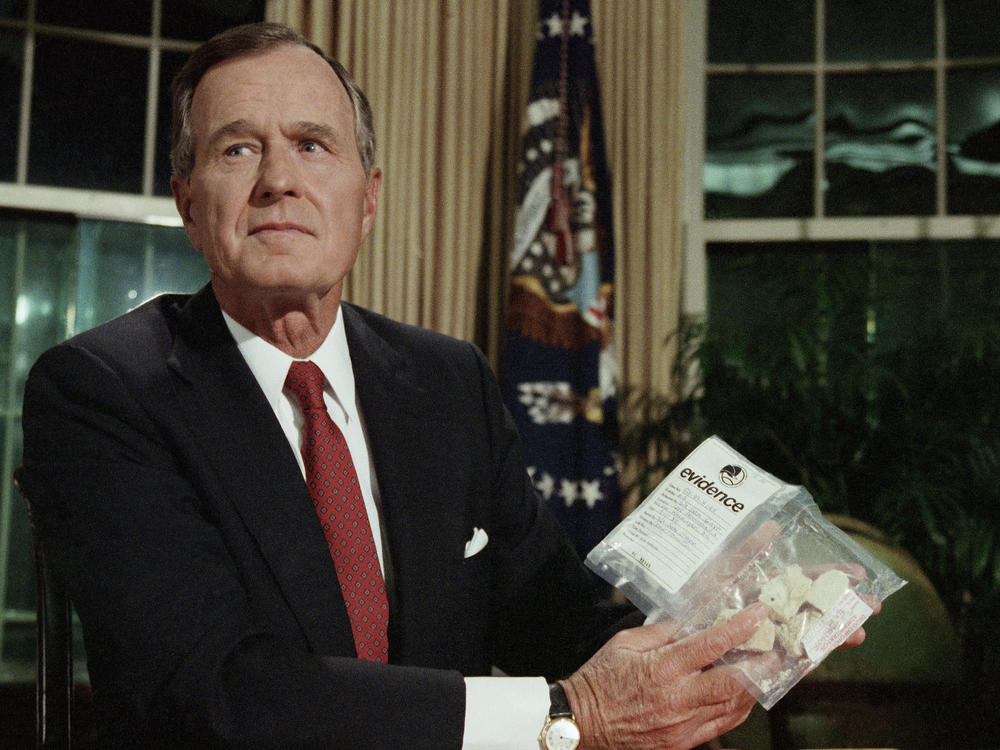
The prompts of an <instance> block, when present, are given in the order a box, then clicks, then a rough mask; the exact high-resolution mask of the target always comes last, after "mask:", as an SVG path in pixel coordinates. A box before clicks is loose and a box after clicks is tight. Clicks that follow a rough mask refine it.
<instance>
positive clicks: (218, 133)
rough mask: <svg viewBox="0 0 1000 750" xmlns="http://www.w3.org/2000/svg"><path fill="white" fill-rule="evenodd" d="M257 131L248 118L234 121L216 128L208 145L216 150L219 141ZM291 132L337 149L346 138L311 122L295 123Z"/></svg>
mask: <svg viewBox="0 0 1000 750" xmlns="http://www.w3.org/2000/svg"><path fill="white" fill-rule="evenodd" d="M256 129H257V127H256V126H255V125H254V124H253V123H252V122H251V121H250V120H248V119H246V118H241V119H239V120H233V121H232V122H228V123H226V124H225V125H222V126H221V127H219V128H216V130H215V131H214V132H213V133H212V135H211V136H210V137H209V139H208V145H209V147H210V148H214V147H215V146H216V145H217V144H218V143H219V141H223V140H226V139H228V138H232V137H238V136H246V135H248V134H250V133H253V132H254V131H255V130H256ZM291 131H292V132H293V133H294V134H295V135H296V136H297V137H298V138H306V139H315V140H318V141H323V142H325V143H330V144H332V145H335V146H337V147H343V146H344V138H343V136H342V135H341V134H340V132H339V131H337V130H336V129H334V128H332V127H330V126H329V125H324V124H322V123H318V122H312V121H311V120H299V121H298V122H296V123H293V125H292V127H291Z"/></svg>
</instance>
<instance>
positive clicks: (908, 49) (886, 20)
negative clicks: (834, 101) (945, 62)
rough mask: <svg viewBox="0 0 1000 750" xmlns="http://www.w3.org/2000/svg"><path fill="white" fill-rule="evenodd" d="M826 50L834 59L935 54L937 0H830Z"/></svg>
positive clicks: (912, 57)
mask: <svg viewBox="0 0 1000 750" xmlns="http://www.w3.org/2000/svg"><path fill="white" fill-rule="evenodd" d="M826 54H827V59H829V60H830V61H832V62H858V61H865V62H880V61H885V60H919V59H929V58H932V57H934V0H892V1H891V2H881V3H879V2H871V1H870V0H826Z"/></svg>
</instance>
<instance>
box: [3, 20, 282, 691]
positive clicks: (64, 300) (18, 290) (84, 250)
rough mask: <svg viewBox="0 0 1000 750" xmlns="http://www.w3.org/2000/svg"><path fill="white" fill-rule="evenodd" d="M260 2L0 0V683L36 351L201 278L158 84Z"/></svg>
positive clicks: (30, 641) (10, 636) (19, 604)
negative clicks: (18, 477) (181, 214)
mask: <svg viewBox="0 0 1000 750" xmlns="http://www.w3.org/2000/svg"><path fill="white" fill-rule="evenodd" d="M264 5H265V3H264V2H263V0H227V2H225V3H219V2H214V1H212V0H151V1H150V2H135V0H102V2H100V3H80V2H78V0H6V1H4V0H0V96H2V97H3V100H4V101H5V102H8V103H10V104H9V105H8V106H5V107H3V108H0V131H2V132H4V133H8V134H16V137H13V138H4V139H0V268H2V273H0V278H2V279H3V281H2V282H0V386H2V388H3V390H2V392H0V471H2V475H3V476H4V477H5V479H4V481H3V482H2V483H0V487H2V490H0V681H3V680H8V679H19V680H26V679H30V677H29V676H28V675H26V674H25V672H26V671H30V670H31V669H32V661H33V658H34V594H33V578H32V570H31V565H30V544H29V533H28V526H27V518H26V513H25V509H24V504H23V502H22V500H21V498H20V497H19V496H17V493H16V491H15V489H14V487H13V484H12V482H11V481H10V477H11V475H12V473H13V468H14V467H15V466H17V465H18V463H20V460H21V424H20V415H21V400H22V393H23V388H24V381H25V378H26V377H27V373H28V369H29V368H30V366H31V364H32V363H33V362H34V361H35V359H36V358H37V357H38V355H39V354H41V352H42V351H44V350H45V349H47V348H48V347H50V346H52V345H53V344H56V343H58V342H59V341H62V340H63V339H65V338H67V337H68V336H70V335H72V334H74V333H76V332H78V331H82V330H85V329H87V328H90V327H92V326H94V325H97V324H99V323H101V322H103V321H105V320H108V319H109V318H111V317H114V316H116V315H119V314H121V313H123V312H125V311H126V310H128V309H129V308H131V307H134V306H135V305H137V304H139V303H140V302H142V301H143V300H145V299H147V298H149V297H151V296H153V295H155V294H157V293H159V292H163V291H182V292H183V291H194V290H195V289H197V288H198V287H200V286H201V285H202V284H204V283H205V281H206V280H207V278H208V273H207V269H206V268H205V264H204V260H203V259H202V257H201V256H200V255H199V254H198V253H197V252H196V251H195V250H194V248H192V247H191V245H190V243H189V242H188V241H187V237H186V236H185V234H184V231H183V229H182V228H181V226H180V220H179V218H178V217H177V215H176V211H175V209H174V206H173V200H172V199H171V198H170V197H169V196H170V186H169V180H170V164H169V142H170V133H169V128H170V105H169V85H170V81H171V79H172V78H173V76H174V74H175V73H176V72H177V70H179V69H180V66H181V65H182V64H183V62H184V60H185V59H186V57H187V55H188V53H189V52H190V51H191V50H192V49H194V47H196V46H197V44H198V43H199V42H200V41H202V40H204V39H206V38H208V37H209V36H211V35H212V34H214V33H216V32H218V31H221V30H222V29H224V28H227V27H229V26H232V25H235V24H238V23H245V22H251V21H259V20H261V19H262V18H263V17H264Z"/></svg>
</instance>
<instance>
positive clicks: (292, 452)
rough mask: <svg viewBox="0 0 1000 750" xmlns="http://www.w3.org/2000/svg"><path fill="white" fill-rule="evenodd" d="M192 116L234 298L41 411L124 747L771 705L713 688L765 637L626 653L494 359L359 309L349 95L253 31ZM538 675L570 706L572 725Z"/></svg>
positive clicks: (188, 196) (186, 75) (381, 739)
mask: <svg viewBox="0 0 1000 750" xmlns="http://www.w3.org/2000/svg"><path fill="white" fill-rule="evenodd" d="M174 116H175V128H174V151H173V158H174V167H175V172H176V175H175V177H174V178H173V182H172V186H173V190H174V195H175V199H176V203H177V207H178V210H179V212H180V215H181V217H182V219H183V221H184V225H185V228H186V230H187V233H188V235H189V237H190V238H191V241H192V243H193V244H194V245H195V247H196V248H198V249H199V250H200V251H201V252H202V253H204V255H205V257H206V260H207V262H208V266H209V269H210V272H211V282H210V284H209V286H207V287H206V288H204V289H202V290H201V291H200V292H198V293H197V294H194V295H191V296H187V295H164V296H161V297H158V298H156V299H154V300H152V301H150V302H148V303H146V304H145V305H143V306H141V307H139V308H137V309H136V310H134V311H132V312H131V313H129V314H127V315H125V316H123V317H121V318H119V319H117V320H114V321H112V322H110V323H108V324H106V325H104V326H101V327H99V328H97V329H94V330H92V331H89V332H87V333H84V334H82V335H80V336H77V337H75V338H73V339H71V340H70V341H68V342H66V343H64V344H62V345H60V346H58V347H56V348H54V349H53V350H50V351H49V352H47V353H46V354H45V355H43V356H42V358H41V359H40V360H39V362H38V363H37V364H36V366H35V367H34V368H33V371H32V373H31V375H30V378H29V381H28V385H27V388H26V393H25V404H24V416H23V424H24V435H25V442H24V455H25V474H24V481H25V485H26V489H27V491H28V492H29V494H30V495H31V496H32V497H33V498H34V501H35V505H36V515H37V522H38V525H39V530H40V533H41V535H42V537H43V539H44V540H45V543H46V544H47V546H48V549H49V553H50V556H51V560H52V564H53V566H54V568H55V570H56V572H57V573H58V574H59V575H61V576H62V577H64V578H65V580H66V581H67V583H68V586H69V590H70V593H71V596H72V598H73V600H74V603H75V606H76V608H77V611H78V613H79V615H80V618H81V621H82V623H83V629H84V637H85V642H86V648H87V657H88V664H89V670H90V677H91V682H92V686H93V691H94V701H95V707H96V709H97V711H98V724H99V727H100V730H101V733H102V739H103V743H104V745H105V746H112V747H119V746H128V747H170V746H173V747H247V748H265V747H266V748H271V747H273V748H292V747H303V748H305V747H316V748H401V747H407V748H435V749H440V748H459V747H463V746H464V747H466V748H470V750H472V749H473V748H477V747H504V748H517V747H536V746H537V744H538V742H539V740H538V736H539V732H540V731H541V730H542V727H543V725H546V726H549V727H550V731H549V732H548V734H547V736H546V737H545V738H543V739H542V743H543V747H549V748H555V747H560V748H573V747H576V746H577V740H576V739H575V738H574V737H573V736H572V733H573V732H574V731H576V729H574V726H573V724H574V718H570V717H569V716H568V715H567V716H560V715H559V714H560V712H559V711H558V709H559V703H560V701H561V700H562V696H561V695H560V691H561V690H564V691H565V693H566V694H568V702H569V708H570V709H571V710H572V712H573V714H574V715H575V724H576V725H577V727H578V730H579V732H580V733H581V734H582V740H581V741H580V744H579V747H581V748H603V747H609V748H610V747H621V748H642V747H690V746H692V745H695V744H698V743H700V742H703V741H705V740H707V739H709V738H711V737H714V736H716V735H718V734H720V733H721V732H724V731H726V730H727V729H729V728H731V727H732V726H734V725H735V724H737V723H738V722H740V721H742V720H743V718H745V716H746V714H747V713H748V711H749V710H750V707H751V706H752V703H753V699H752V698H751V697H750V696H749V695H748V694H747V693H746V692H745V691H744V690H743V689H742V688H741V687H740V686H739V683H738V682H737V681H736V680H735V679H734V678H733V677H732V675H731V674H730V673H729V672H728V671H726V670H725V669H720V668H711V669H706V667H707V666H708V665H710V664H711V663H712V662H713V661H714V660H715V659H716V658H717V657H718V656H720V655H721V654H722V653H724V652H725V651H727V650H728V649H729V648H731V647H733V646H734V645H736V644H738V643H741V642H742V641H744V640H745V639H746V638H747V637H748V636H749V635H750V634H751V633H752V632H753V630H754V628H755V626H756V621H757V619H759V617H760V613H759V612H756V611H753V610H751V611H748V612H746V613H745V614H743V615H741V616H738V617H736V618H734V619H733V620H731V621H730V622H729V623H727V624H725V625H721V626H717V627H715V628H712V629H710V630H708V631H705V632H704V633H701V634H697V635H695V636H691V637H689V638H686V639H684V640H681V641H678V642H673V641H672V639H671V637H670V632H669V628H668V627H666V626H661V625H652V626H644V627H637V628H631V629H626V630H622V628H624V627H625V626H627V625H634V624H637V622H638V621H637V620H636V619H635V618H634V617H632V618H627V619H625V620H619V619H618V616H619V614H620V613H616V612H613V611H611V610H610V609H609V608H607V607H603V606H602V605H601V604H600V603H599V601H598V597H597V595H596V593H595V590H594V588H593V585H592V579H591V577H590V576H589V574H588V573H587V571H586V570H585V568H584V567H583V566H582V565H581V563H580V561H579V559H578V558H577V557H576V556H575V554H574V552H573V551H572V549H571V546H570V545H569V544H568V543H567V541H566V539H565V538H564V536H563V534H562V532H561V530H560V529H559V528H558V526H557V525H556V524H555V523H554V521H553V520H552V519H551V518H550V516H549V515H548V514H547V513H546V512H545V510H544V507H543V506H542V505H541V504H540V503H539V502H538V500H537V498H536V496H535V495H534V493H533V491H532V489H531V486H530V482H529V480H528V478H527V477H526V473H525V470H524V465H523V461H522V457H521V455H520V446H519V442H518V438H517V435H516V432H515V430H514V428H513V427H512V425H511V422H510V419H509V417H508V415H507V413H506V411H505V410H504V408H503V406H502V403H501V399H500V396H499V393H498V389H497V387H496V384H495V382H494V378H493V375H492V373H491V372H490V370H489V367H488V365H487V363H486V362H485V360H484V358H483V356H482V355H481V354H480V353H479V352H478V351H477V350H476V349H475V348H474V347H472V346H471V345H469V344H467V343H464V342H459V341H455V340H452V339H448V338H446V337H444V336H442V335H439V334H435V333H431V332H428V331H423V330H419V329H416V328H412V327H409V326H404V325H402V324H399V323H395V322H392V321H389V320H387V319H385V318H383V317H381V316H379V315H376V314H374V313H371V312H368V311H365V310H362V309H360V308H357V307H355V306H352V305H349V304H347V303H342V302H341V299H340V295H341V288H342V284H343V279H344V276H345V275H346V274H347V272H348V271H349V270H350V268H351V266H352V265H353V264H354V261H355V258H356V256H357V253H358V248H359V246H360V245H361V243H362V242H363V240H364V239H365V237H366V236H367V235H368V233H369V232H370V230H371V226H372V222H373V220H374V216H375V209H376V202H377V197H378V191H379V186H380V183H381V172H380V171H379V169H378V168H377V167H375V166H374V164H373V158H374V137H373V135H372V128H371V114H370V110H369V108H368V105H367V102H366V101H365V100H364V97H363V95H362V94H361V92H360V91H359V90H358V89H357V87H356V86H355V84H354V83H353V82H352V81H351V80H350V78H349V76H348V75H347V73H346V71H344V70H343V68H341V67H340V66H339V65H337V64H336V63H334V62H332V61H330V60H327V59H325V58H324V57H323V56H322V53H321V52H320V51H319V50H318V49H317V48H315V47H313V46H311V45H309V44H307V43H306V42H305V41H304V40H302V39H301V37H299V36H298V35H296V34H295V33H294V32H291V31H290V30H288V29H286V28H284V27H276V26H270V25H257V26H253V27H243V28H240V29H236V30H233V31H231V32H228V33H226V34H224V35H222V36H221V37H219V38H216V39H214V40H212V41H210V42H208V43H207V44H206V45H204V46H203V47H202V48H201V49H199V50H198V51H197V52H195V53H194V55H193V56H192V58H191V60H190V61H189V62H188V64H187V66H186V67H185V69H184V70H183V71H182V72H181V74H180V75H179V77H178V81H177V83H176V84H175V102H174ZM304 361H311V362H313V363H315V364H316V365H318V366H319V368H320V370H321V371H322V372H323V374H324V375H323V376H320V377H324V376H325V377H324V379H325V383H324V382H323V380H321V381H320V386H319V390H320V391H321V392H322V396H321V399H322V400H323V401H324V402H325V404H326V405H327V406H328V407H329V414H330V418H331V419H332V421H333V422H334V423H336V425H337V428H338V429H339V430H340V432H341V433H342V434H343V436H344V441H345V444H346V446H347V448H346V449H344V450H345V453H349V454H350V456H353V462H352V467H351V476H352V477H355V478H356V481H357V486H358V490H357V497H358V498H359V499H358V502H359V503H362V502H363V507H364V511H363V512H362V515H363V516H364V517H366V518H365V519H363V521H362V523H361V526H363V527H364V533H365V534H370V536H368V537H367V539H368V540H369V542H370V543H368V542H366V544H365V545H364V546H365V547H366V549H367V548H369V547H372V546H373V547H374V548H376V549H375V551H376V552H377V560H376V559H375V557H371V559H372V560H375V562H374V565H373V567H374V568H376V569H377V573H375V574H374V580H376V583H375V584H373V587H374V590H375V591H376V595H375V596H376V597H380V596H384V600H385V601H384V602H383V604H382V605H381V606H384V607H387V611H388V625H387V631H383V633H384V635H385V636H386V637H387V643H388V653H387V655H386V656H382V657H378V656H376V657H368V656H365V658H358V657H359V653H360V651H359V650H358V648H359V647H358V645H357V644H356V640H355V636H354V635H352V631H353V630H354V628H355V620H353V619H351V618H353V613H352V614H350V615H349V613H348V610H349V609H351V607H350V605H349V606H347V607H345V597H347V594H346V593H345V594H342V593H341V592H342V590H344V591H345V592H346V591H347V589H344V588H343V587H344V586H345V584H344V582H343V579H341V577H340V571H339V570H338V567H339V566H340V565H341V563H340V562H339V561H338V559H337V553H336V552H333V551H332V550H333V549H334V547H333V545H334V542H333V541H331V537H330V536H328V535H325V532H324V530H323V529H321V524H320V523H318V522H317V517H316V512H317V511H316V509H315V507H314V505H315V504H316V502H317V501H316V499H315V495H312V496H311V490H315V486H314V484H315V483H314V482H312V472H313V467H312V464H311V463H310V462H311V460H312V459H310V458H309V457H308V455H305V454H308V453H309V451H308V450H305V448H304V446H305V445H306V441H307V437H303V434H302V431H303V424H304V422H305V423H307V425H309V426H307V427H306V429H305V431H306V432H307V433H309V432H310V431H311V430H312V429H313V428H312V426H311V425H312V422H307V419H310V418H309V417H307V416H306V412H307V411H308V410H309V409H311V408H312V407H309V406H306V405H305V402H301V403H300V402H299V401H298V400H297V397H296V396H295V395H294V394H293V393H291V391H290V387H289V386H288V385H287V383H286V381H285V377H286V372H288V370H289V366H290V365H291V364H292V363H293V362H304ZM289 382H291V381H289ZM348 449H349V450H348ZM304 473H305V474H307V475H308V476H309V477H310V480H309V484H308V485H307V482H304V481H303V475H304ZM324 522H325V521H324ZM369 524H370V531H369V528H368V527H369ZM328 525H329V524H328ZM334 525H336V524H334ZM335 535H336V534H335V533H334V536H335ZM369 551H371V550H369ZM365 587H366V594H365V595H366V596H367V595H368V589H367V584H365ZM381 624H382V625H384V624H385V623H384V622H382V623H381ZM616 630H618V631H620V632H618V634H617V635H615V636H614V637H612V638H611V640H609V641H607V642H606V643H605V641H606V639H607V638H608V636H609V635H610V634H611V633H612V632H614V631H616ZM376 637H378V638H381V637H382V636H376ZM602 644H603V645H602ZM595 651H596V653H595ZM494 666H495V667H498V668H500V669H501V670H503V671H504V672H506V673H508V674H510V675H528V676H529V677H526V678H518V677H494V676H490V675H491V669H492V668H493V667H494ZM531 675H540V676H544V678H548V680H552V681H555V680H559V682H557V683H554V684H556V685H557V686H558V687H557V688H556V692H555V693H554V696H555V697H554V698H553V703H552V705H551V707H550V702H549V692H548V690H549V688H548V685H547V683H546V680H545V679H543V677H530V676H531ZM567 713H568V712H567ZM547 715H548V716H547ZM547 722H548V723H547ZM564 730H565V732H564Z"/></svg>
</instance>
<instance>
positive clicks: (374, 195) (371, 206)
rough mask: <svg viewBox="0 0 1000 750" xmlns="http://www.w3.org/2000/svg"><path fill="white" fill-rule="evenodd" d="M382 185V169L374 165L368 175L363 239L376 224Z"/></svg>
mask: <svg viewBox="0 0 1000 750" xmlns="http://www.w3.org/2000/svg"><path fill="white" fill-rule="evenodd" d="M380 187H382V170H381V169H379V168H378V167H372V171H371V173H370V174H369V175H368V184H367V185H365V215H364V218H363V219H362V232H363V233H364V236H363V237H362V239H365V238H367V237H368V235H369V234H370V233H371V231H372V227H373V226H374V225H375V210H376V209H377V208H378V191H379V188H380Z"/></svg>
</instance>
